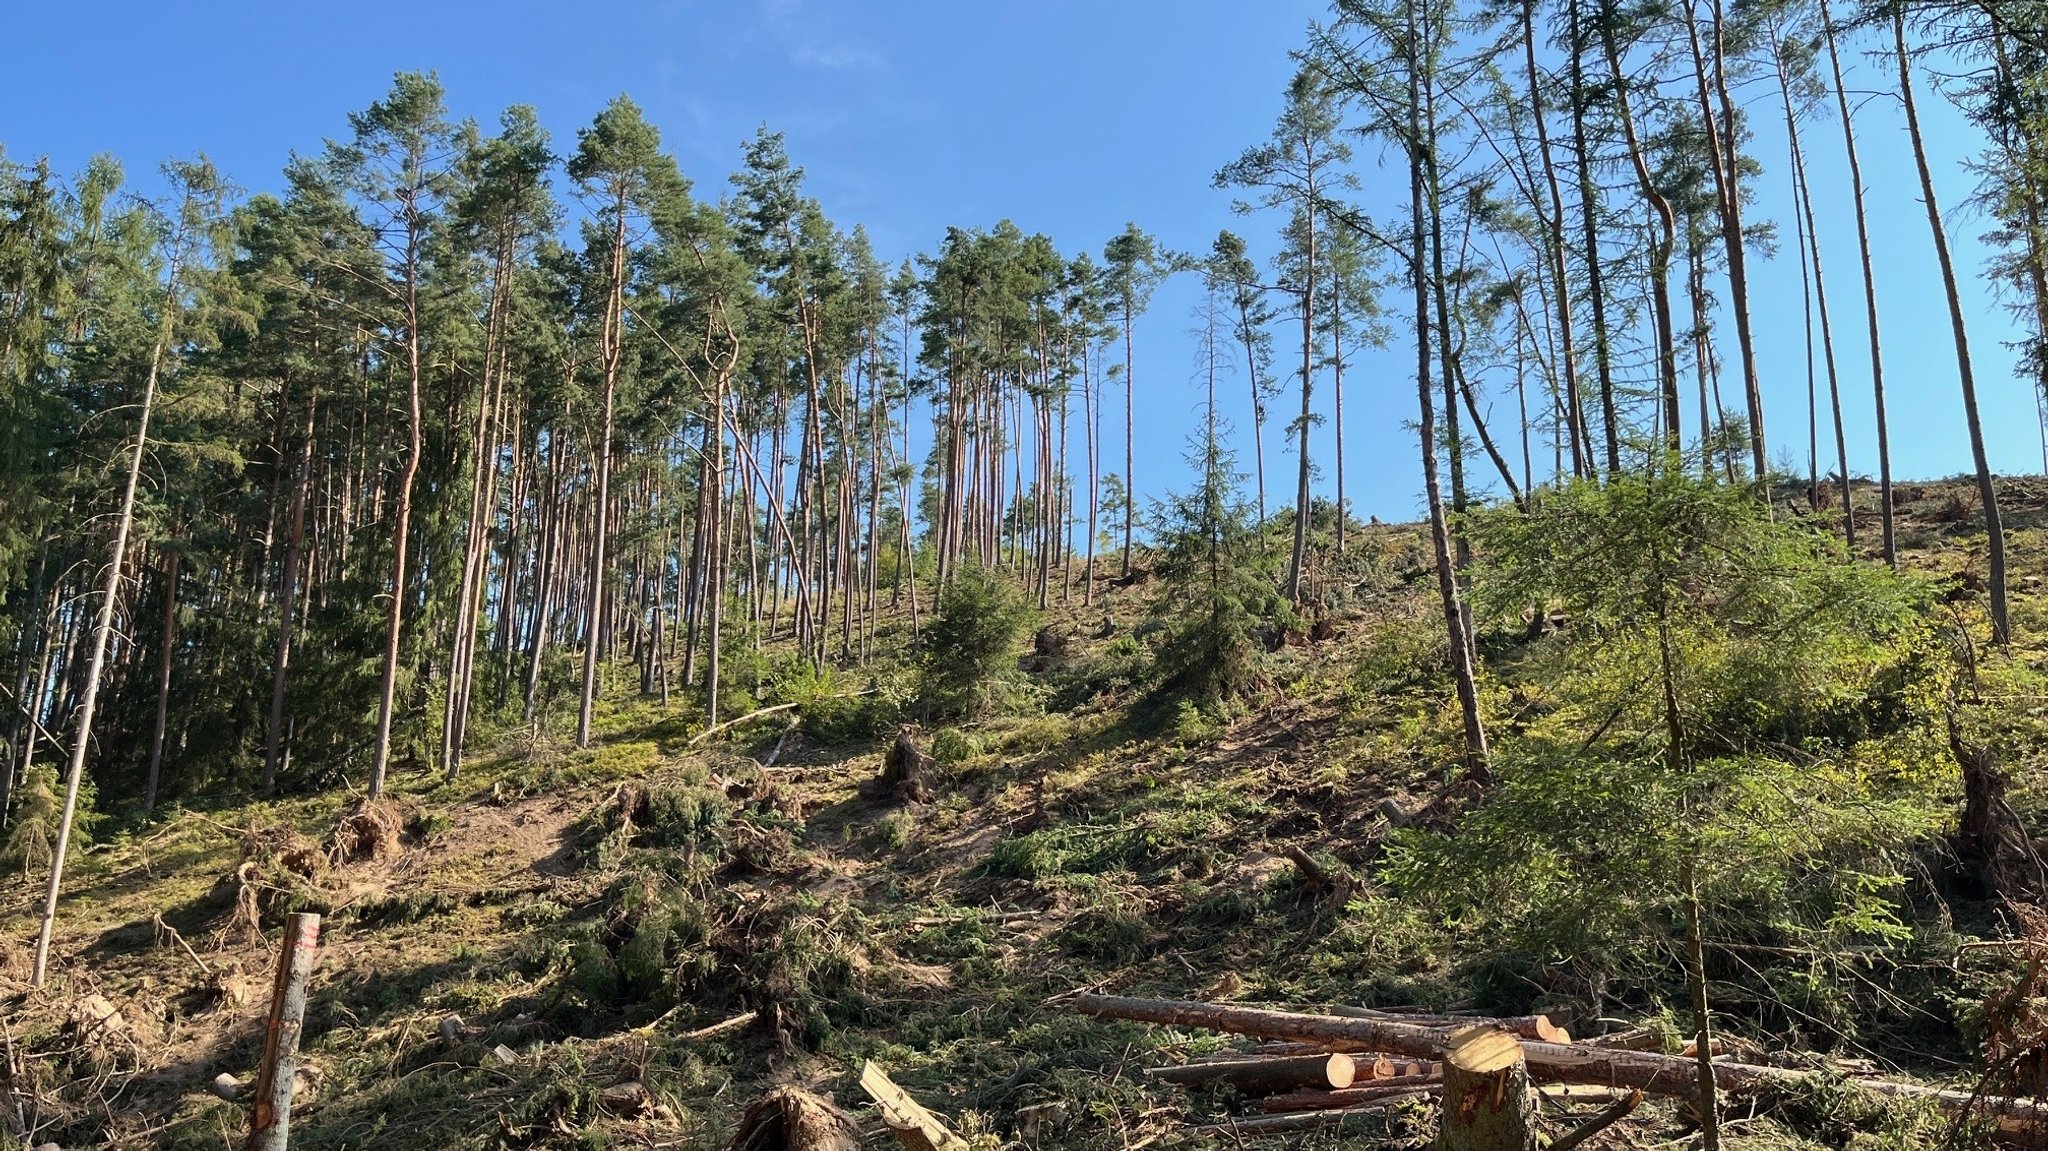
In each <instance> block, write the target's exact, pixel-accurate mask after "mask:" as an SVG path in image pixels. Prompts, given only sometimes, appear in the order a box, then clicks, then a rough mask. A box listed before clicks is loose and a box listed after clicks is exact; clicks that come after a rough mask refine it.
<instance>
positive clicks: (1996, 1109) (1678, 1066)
mask: <svg viewBox="0 0 2048 1151" xmlns="http://www.w3.org/2000/svg"><path fill="white" fill-rule="evenodd" d="M1073 1007H1074V1009H1075V1010H1076V1011H1079V1012H1080V1013H1081V1014H1083V1015H1093V1016H1096V1017H1098V1018H1103V1019H1130V1020H1135V1021H1137V1022H1141V1023H1160V1024H1166V1025H1169V1026H1174V1027H1200V1028H1205V1029H1207V1030H1210V1031H1228V1032H1232V1033H1234V1034H1238V1035H1250V1036H1254V1037H1256V1038H1260V1039H1286V1040H1292V1041H1295V1042H1302V1043H1318V1044H1328V1045H1331V1046H1336V1045H1339V1044H1356V1045H1358V1047H1359V1048H1360V1049H1361V1050H1367V1051H1386V1052H1390V1053H1392V1054H1395V1055H1405V1056H1412V1057H1421V1058H1427V1057H1430V1056H1433V1055H1435V1054H1436V1053H1437V1051H1438V1050H1440V1049H1441V1048H1442V1046H1443V1043H1444V1041H1445V1040H1446V1039H1448V1038H1450V1036H1449V1035H1448V1033H1446V1032H1445V1031H1444V1030H1443V1029H1442V1028H1436V1027H1423V1026H1417V1025H1414V1024H1405V1023H1391V1022H1386V1021H1382V1020H1377V1019H1346V1018H1343V1017H1342V1016H1336V1015H1310V1014H1305V1013H1302V1012H1298V1011H1271V1010H1267V1009H1264V1008H1258V1007H1229V1006H1223V1005H1219V1004H1213V1003H1190V1002H1186V1001H1184V1000H1176V999H1133V998H1129V997H1126V996H1120V995H1079V996H1076V997H1075V998H1074V1000H1073ZM1521 1046H1522V1056H1523V1058H1524V1059H1525V1060H1526V1061H1527V1063H1528V1065H1529V1075H1530V1077H1531V1078H1533V1079H1537V1080H1542V1081H1546V1082H1556V1083H1593V1084H1599V1085H1602V1086H1609V1087H1634V1088H1637V1089H1639V1090H1642V1091H1646V1092H1649V1093H1650V1094H1653V1095H1674V1096H1680V1097H1683V1098H1688V1099H1690V1098H1692V1097H1693V1096H1694V1094H1695V1093H1696V1092H1697V1090H1698V1085H1699V1078H1698V1077H1699V1063H1698V1062H1697V1061H1696V1060H1692V1059H1686V1058H1683V1057H1681V1056H1676V1055H1660V1054H1656V1053H1653V1052H1647V1051H1614V1050H1605V1049H1601V1048H1597V1047H1590V1046H1583V1045H1579V1044H1565V1043H1543V1042H1539V1041H1536V1040H1523V1041H1522V1045H1521ZM1710 1066H1712V1067H1713V1071H1714V1081H1715V1084H1716V1085H1717V1086H1718V1087H1719V1088H1720V1089H1721V1090H1723V1091H1726V1092H1729V1093H1731V1094H1737V1095H1740V1094H1748V1093H1754V1092H1757V1091H1763V1090H1769V1089H1779V1090H1784V1089H1793V1088H1798V1087H1799V1086H1801V1085H1803V1084H1805V1083H1808V1082H1810V1076H1809V1075H1808V1074H1807V1073H1806V1072H1803V1071H1794V1070H1789V1069H1787V1068H1783V1067H1763V1066H1759V1065H1756V1064H1752V1063H1736V1062H1732V1061H1720V1060H1717V1061H1715V1062H1714V1063H1712V1064H1711V1065H1710ZM1849 1085H1851V1086H1853V1087H1855V1088H1857V1089H1859V1090H1862V1091H1868V1092H1870V1093H1872V1094H1875V1095H1886V1096H1891V1097H1894V1098H1899V1099H1924V1100H1926V1101H1928V1102H1929V1103H1932V1104H1934V1105H1935V1106H1937V1107H1940V1108H1941V1109H1942V1110H1944V1111H1947V1112H1949V1113H1950V1114H1977V1115H1982V1116H1985V1117H1988V1118H1990V1119H1993V1120H1995V1121H1996V1122H1997V1124H1998V1126H1999V1128H2000V1129H2001V1130H2003V1131H2007V1132H2020V1131H2048V1103H2043V1102H2039V1101H2036V1100H2033V1099H2017V1098H2010V1097H2005V1096H1987V1097H1981V1098H1980V1097H1975V1096H1972V1095H1971V1094H1970V1093H1969V1092H1967V1091H1951V1090H1947V1089H1944V1088H1939V1087H1923V1086H1920V1085H1919V1084H1917V1083H1896V1082H1892V1081H1889V1080H1884V1079H1852V1080H1850V1081H1849Z"/></svg>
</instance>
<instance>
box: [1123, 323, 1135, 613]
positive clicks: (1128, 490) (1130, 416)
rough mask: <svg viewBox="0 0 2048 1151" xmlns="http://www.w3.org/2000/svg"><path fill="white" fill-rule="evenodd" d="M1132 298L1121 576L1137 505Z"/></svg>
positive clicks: (1127, 328)
mask: <svg viewBox="0 0 2048 1151" xmlns="http://www.w3.org/2000/svg"><path fill="white" fill-rule="evenodd" d="M1132 307H1133V302H1132V300H1131V297H1130V296H1129V295H1126V296H1125V297H1124V578H1125V579H1129V578H1130V575H1131V524H1132V522H1133V518H1132V517H1133V516H1134V515H1136V513H1137V507H1138V477H1137V474H1136V472H1135V470H1134V469H1135V467H1136V464H1135V462H1134V460H1135V457H1134V456H1133V455H1132V444H1133V443H1134V438H1133V437H1134V436H1135V434H1136V433H1135V430H1134V429H1135V428H1136V426H1137V409H1136V407H1135V405H1136V403H1137V400H1136V396H1137V394H1138V381H1137V378H1136V377H1135V376H1133V375H1132V374H1131V370H1132V364H1133V356H1132V354H1131V353H1132V347H1131V329H1132V328H1133V327H1134V326H1135V323H1134V317H1133V316H1132V315H1131V310H1132Z"/></svg>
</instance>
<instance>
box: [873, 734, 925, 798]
mask: <svg viewBox="0 0 2048 1151" xmlns="http://www.w3.org/2000/svg"><path fill="white" fill-rule="evenodd" d="M916 735H917V729H916V728H914V727H912V726H910V725H909V724H907V723H906V724H904V725H903V726H902V727H900V728H897V729H896V742H895V743H893V744H890V745H889V754H888V755H887V756H884V757H883V759H882V774H881V775H880V776H878V777H876V778H874V779H871V780H868V781H867V782H866V783H863V784H861V785H860V793H861V795H862V796H863V797H864V798H867V799H894V800H896V801H897V802H899V803H930V802H931V799H932V757H931V756H929V755H926V754H925V753H924V751H923V750H922V749H920V748H919V747H918V746H917V738H916Z"/></svg>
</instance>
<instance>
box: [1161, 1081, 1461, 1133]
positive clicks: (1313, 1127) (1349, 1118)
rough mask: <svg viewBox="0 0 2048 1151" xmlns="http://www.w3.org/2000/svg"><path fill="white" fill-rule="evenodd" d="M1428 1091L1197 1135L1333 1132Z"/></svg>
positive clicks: (1220, 1126)
mask: <svg viewBox="0 0 2048 1151" xmlns="http://www.w3.org/2000/svg"><path fill="white" fill-rule="evenodd" d="M1431 1094H1432V1093H1431V1092H1430V1091H1428V1090H1417V1091H1407V1092H1403V1093H1401V1094H1398V1095H1389V1096H1387V1097H1386V1098H1384V1099H1375V1100H1373V1101H1372V1102H1370V1103H1361V1104H1358V1105H1355V1106H1351V1107H1338V1108H1336V1109H1334V1110H1330V1111H1300V1112H1296V1113H1294V1114H1291V1115H1259V1116H1254V1117H1252V1118H1250V1119H1233V1120H1231V1121H1229V1122H1227V1123H1212V1124H1209V1125H1207V1126H1203V1127H1196V1128H1194V1131H1195V1132H1196V1133H1198V1134H1207V1135H1282V1134H1286V1133H1289V1132H1293V1131H1335V1130H1338V1129H1339V1128H1343V1127H1347V1126H1350V1125H1351V1124H1353V1123H1356V1122H1358V1121H1359V1120H1362V1119H1366V1118H1370V1117H1372V1116H1373V1115H1375V1114H1377V1113H1378V1112H1381V1111H1385V1110H1386V1109H1388V1108H1390V1107H1394V1106H1397V1105H1399V1104H1402V1103H1408V1102H1412V1101H1415V1100H1420V1099H1427V1098H1429V1097H1430V1095H1431Z"/></svg>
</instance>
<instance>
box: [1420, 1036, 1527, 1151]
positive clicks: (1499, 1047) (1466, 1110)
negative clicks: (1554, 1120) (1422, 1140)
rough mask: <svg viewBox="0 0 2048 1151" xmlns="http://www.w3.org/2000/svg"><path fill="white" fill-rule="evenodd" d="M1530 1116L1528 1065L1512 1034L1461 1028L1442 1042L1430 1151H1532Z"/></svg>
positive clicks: (1518, 1041) (1519, 1042)
mask: <svg viewBox="0 0 2048 1151" xmlns="http://www.w3.org/2000/svg"><path fill="white" fill-rule="evenodd" d="M1534 1112H1535V1108H1534V1107H1533V1106H1532V1105H1531V1102H1530V1095H1529V1066H1528V1064H1527V1063H1525V1062H1524V1061H1523V1059H1522V1043H1521V1040H1520V1039H1518V1038H1517V1037H1516V1036H1515V1033H1514V1032H1512V1031H1507V1030H1504V1029H1502V1028H1498V1027H1485V1026H1481V1027H1466V1028H1463V1029H1461V1030H1459V1031H1455V1032H1453V1033H1452V1034H1451V1036H1450V1038H1449V1039H1448V1040H1446V1041H1445V1042H1444V1104H1443V1110H1442V1114H1441V1116H1440V1117H1439V1119H1438V1121H1437V1131H1436V1151H1534V1148H1535V1146H1536V1130H1535V1125H1534V1123H1533V1122H1532V1117H1533V1115H1534Z"/></svg>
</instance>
